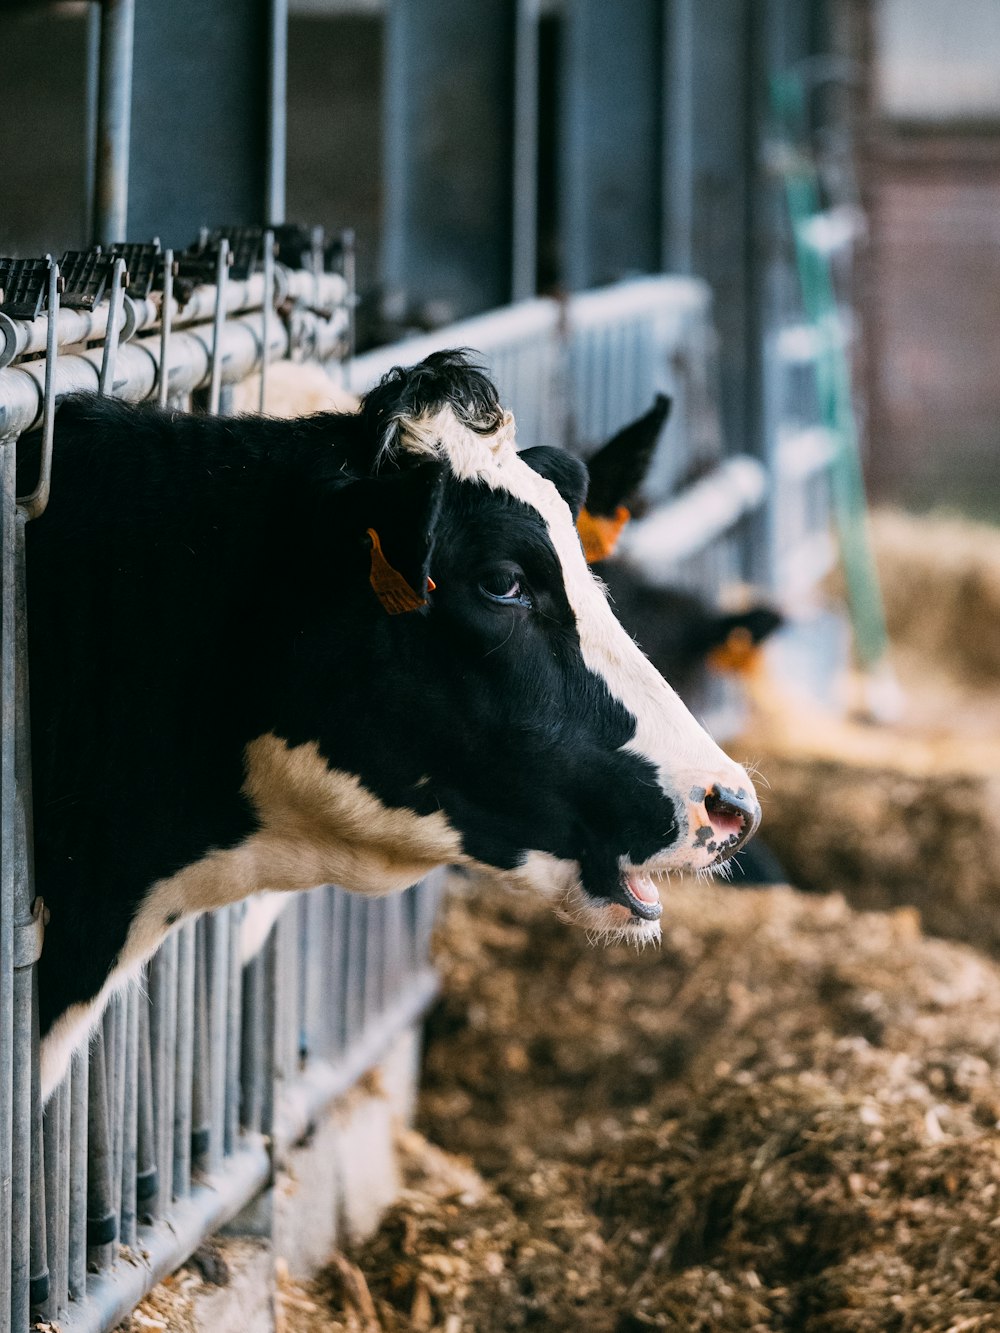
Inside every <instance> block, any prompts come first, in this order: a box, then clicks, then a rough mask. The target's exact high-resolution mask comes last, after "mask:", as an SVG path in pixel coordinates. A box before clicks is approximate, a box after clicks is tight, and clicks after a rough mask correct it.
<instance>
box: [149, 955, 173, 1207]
mask: <svg viewBox="0 0 1000 1333" xmlns="http://www.w3.org/2000/svg"><path fill="white" fill-rule="evenodd" d="M177 948H178V944H177V932H176V931H174V932H172V933H171V934H170V935H168V936H167V938H166V939H165V940H164V941H163V944H162V945H161V946H160V949H159V952H158V953H157V954H156V955H155V956H154V957H153V960H152V963H151V965H150V966H151V973H152V987H151V995H152V1003H151V1007H150V1014H149V1022H150V1041H151V1045H152V1052H151V1054H152V1057H153V1086H154V1088H155V1089H156V1104H155V1107H154V1122H155V1129H156V1139H157V1153H156V1162H157V1173H158V1182H157V1183H158V1185H159V1192H158V1197H157V1205H158V1208H157V1211H158V1212H163V1210H164V1209H166V1208H168V1207H169V1206H170V1200H171V1196H172V1191H173V1182H174V1105H175V1097H176V1073H177V1069H176V1059H177Z"/></svg>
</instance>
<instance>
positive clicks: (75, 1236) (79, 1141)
mask: <svg viewBox="0 0 1000 1333" xmlns="http://www.w3.org/2000/svg"><path fill="white" fill-rule="evenodd" d="M88 1066H89V1059H88V1053H87V1051H85V1050H83V1051H77V1052H76V1054H75V1055H74V1056H73V1064H72V1083H71V1087H72V1093H71V1095H70V1150H69V1175H70V1186H69V1246H68V1273H67V1277H68V1283H69V1295H70V1297H71V1298H72V1299H73V1300H74V1301H82V1300H83V1298H84V1296H85V1295H86V1291H87V1083H88V1077H87V1076H88Z"/></svg>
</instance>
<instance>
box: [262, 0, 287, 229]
mask: <svg viewBox="0 0 1000 1333" xmlns="http://www.w3.org/2000/svg"><path fill="white" fill-rule="evenodd" d="M268 36H269V38H270V41H269V50H268V57H269V59H268V67H267V201H266V204H265V208H264V216H265V217H266V218H267V221H268V223H269V224H270V225H271V226H272V227H273V226H277V225H278V224H280V223H282V222H284V220H285V174H286V172H285V156H286V142H285V140H286V107H287V101H288V0H270V14H269V32H268Z"/></svg>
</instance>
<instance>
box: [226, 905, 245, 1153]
mask: <svg viewBox="0 0 1000 1333" xmlns="http://www.w3.org/2000/svg"><path fill="white" fill-rule="evenodd" d="M240 910H241V909H240V907H238V906H237V907H232V908H230V909H229V958H228V960H227V961H228V995H227V1000H226V1099H225V1101H226V1104H225V1128H224V1138H223V1144H222V1151H223V1152H224V1153H225V1154H226V1156H227V1157H228V1156H229V1155H230V1154H231V1153H233V1152H235V1151H236V1144H237V1140H238V1137H239V1131H240V1027H241V1019H242V1013H243V969H242V967H241V966H240V932H239V920H240V918H239V911H240Z"/></svg>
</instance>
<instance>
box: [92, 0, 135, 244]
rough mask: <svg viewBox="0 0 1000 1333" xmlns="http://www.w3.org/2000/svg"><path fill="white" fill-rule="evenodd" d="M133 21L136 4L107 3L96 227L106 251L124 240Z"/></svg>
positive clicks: (99, 101)
mask: <svg viewBox="0 0 1000 1333" xmlns="http://www.w3.org/2000/svg"><path fill="white" fill-rule="evenodd" d="M134 21H135V0H102V3H101V48H100V81H99V85H98V94H97V152H96V153H95V155H94V156H95V167H96V176H97V178H96V182H95V186H94V218H93V227H94V240H95V241H96V242H97V243H98V244H99V245H104V246H109V245H114V244H116V243H117V242H120V241H124V240H125V232H126V224H127V216H128V157H129V135H130V131H131V121H132V37H133V29H134Z"/></svg>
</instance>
